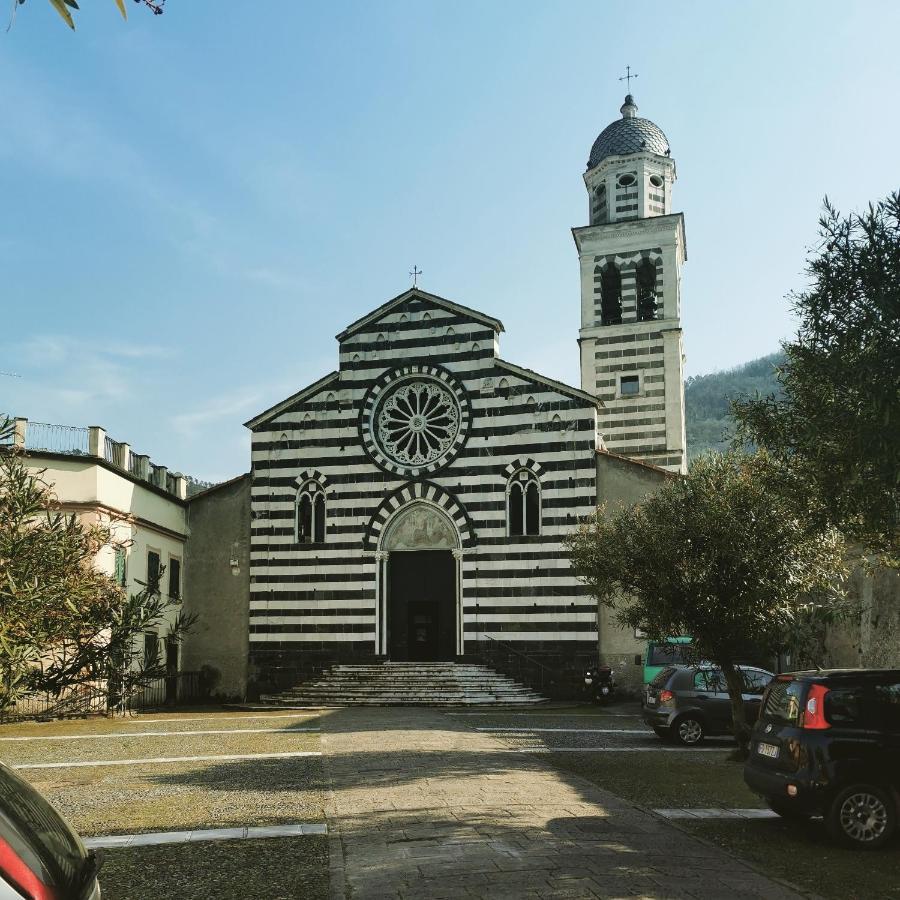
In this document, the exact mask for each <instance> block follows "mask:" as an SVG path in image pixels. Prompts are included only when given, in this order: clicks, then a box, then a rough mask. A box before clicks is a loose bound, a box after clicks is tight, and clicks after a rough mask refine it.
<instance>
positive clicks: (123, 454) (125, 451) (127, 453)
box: [115, 444, 131, 472]
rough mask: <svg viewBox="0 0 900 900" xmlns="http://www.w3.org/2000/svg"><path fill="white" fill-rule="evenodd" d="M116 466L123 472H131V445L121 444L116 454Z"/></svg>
mask: <svg viewBox="0 0 900 900" xmlns="http://www.w3.org/2000/svg"><path fill="white" fill-rule="evenodd" d="M115 462H116V465H117V466H118V467H119V468H120V469H122V470H123V471H125V472H127V471H129V465H128V464H129V463H130V462H131V445H130V444H119V445H118V450H117V453H116V460H115Z"/></svg>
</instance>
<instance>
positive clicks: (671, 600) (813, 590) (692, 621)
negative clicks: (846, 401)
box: [569, 451, 845, 747]
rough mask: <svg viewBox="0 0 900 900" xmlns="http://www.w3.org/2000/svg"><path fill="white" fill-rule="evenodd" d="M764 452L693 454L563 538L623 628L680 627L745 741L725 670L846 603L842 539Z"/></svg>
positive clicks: (782, 646) (777, 648)
mask: <svg viewBox="0 0 900 900" xmlns="http://www.w3.org/2000/svg"><path fill="white" fill-rule="evenodd" d="M790 477H791V476H790V475H789V473H786V472H785V471H784V469H783V468H782V467H781V466H779V465H777V464H776V463H775V462H774V461H773V460H772V459H771V458H770V457H768V456H767V455H765V454H762V453H760V454H753V455H749V454H745V453H741V452H737V451H731V452H728V453H725V454H709V455H706V456H701V457H700V458H699V459H697V460H696V461H695V462H694V463H693V465H692V466H691V469H690V471H689V472H688V474H687V475H686V476H685V477H683V478H674V479H672V480H670V481H668V482H667V483H666V484H665V485H664V486H663V487H662V488H661V489H660V490H659V491H658V492H657V493H656V494H654V495H652V496H650V497H648V498H647V499H645V500H643V501H642V502H640V503H637V504H634V505H632V506H630V507H627V508H624V509H622V510H621V511H618V512H616V513H615V514H611V515H608V514H607V512H606V511H605V510H604V509H602V508H601V509H600V510H598V511H597V514H596V516H595V517H594V518H593V520H591V521H589V522H587V523H586V524H584V525H583V526H582V527H581V528H580V529H579V530H578V531H577V532H576V534H575V535H574V536H573V537H572V538H570V540H569V549H570V554H571V558H572V561H573V565H574V568H575V571H576V572H577V574H578V575H579V576H580V577H581V578H582V579H583V580H584V581H585V582H586V583H587V584H588V585H589V587H590V589H591V593H592V595H593V596H594V597H595V598H596V599H597V601H598V602H599V603H600V604H602V605H604V606H607V607H610V608H611V609H612V610H614V612H615V616H614V618H615V619H616V621H617V622H618V623H619V624H620V625H621V626H623V627H625V628H628V629H632V628H640V629H642V630H644V631H645V632H647V635H648V637H649V638H650V639H651V640H657V641H664V640H665V639H666V638H667V637H669V636H671V635H690V636H691V638H692V640H693V644H694V647H695V651H696V653H697V655H698V656H699V657H700V658H703V659H706V660H709V661H711V662H713V663H715V664H716V665H718V666H719V667H721V669H722V672H723V674H724V676H725V679H726V681H727V684H728V693H729V696H730V698H731V706H732V717H733V727H734V734H735V737H736V738H737V740H738V742H739V744H740V745H741V746H742V747H744V746H746V743H747V738H748V729H747V725H746V719H745V715H744V705H743V697H742V694H743V692H744V688H743V683H742V680H741V675H740V672H739V671H737V669H736V668H735V666H736V664H737V663H738V662H740V661H741V660H742V659H743V658H744V657H745V656H746V654H747V653H748V650H749V649H750V648H751V647H752V648H754V649H755V650H756V652H761V653H765V654H772V655H774V654H776V653H778V652H781V651H784V650H786V649H788V648H790V647H791V646H793V645H794V644H795V642H796V641H797V639H798V636H799V635H800V634H802V632H803V630H804V629H805V628H807V627H808V626H809V624H810V623H811V622H814V621H815V620H822V619H826V620H827V619H830V618H833V617H835V616H837V615H839V614H840V613H841V612H842V611H843V609H844V601H843V599H842V597H843V594H842V592H841V582H842V579H843V576H844V574H845V571H844V564H843V554H842V543H841V538H840V536H839V535H838V534H837V533H836V532H835V531H833V530H830V529H827V528H816V527H811V526H810V523H809V521H808V520H807V518H806V516H805V511H804V510H802V509H798V508H797V506H796V505H794V503H793V502H792V500H791V499H788V497H789V496H793V495H788V494H786V493H785V492H784V491H783V490H781V488H782V486H783V480H784V479H785V478H790Z"/></svg>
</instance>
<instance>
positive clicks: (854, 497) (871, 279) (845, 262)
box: [732, 192, 900, 566]
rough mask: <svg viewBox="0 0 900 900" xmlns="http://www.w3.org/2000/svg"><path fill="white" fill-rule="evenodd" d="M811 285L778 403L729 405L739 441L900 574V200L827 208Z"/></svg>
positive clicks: (798, 305) (822, 516)
mask: <svg viewBox="0 0 900 900" xmlns="http://www.w3.org/2000/svg"><path fill="white" fill-rule="evenodd" d="M819 235H820V241H819V244H818V246H817V247H816V249H815V250H814V252H813V253H812V254H811V255H810V258H809V260H808V262H807V273H808V274H809V276H810V285H809V287H808V289H807V290H805V291H802V292H799V293H796V294H792V295H791V296H790V300H791V302H792V305H793V308H794V311H795V313H796V314H797V316H798V318H799V328H798V331H797V335H796V337H795V339H794V340H793V341H789V342H786V343H784V344H783V345H782V346H783V348H784V351H785V354H786V356H787V360H786V362H785V363H784V365H782V366H780V367H779V369H778V378H779V381H780V384H781V392H780V394H779V396H777V397H776V396H768V397H757V398H756V399H749V400H744V401H738V402H735V403H733V404H732V415H733V416H734V418H735V420H736V422H737V424H738V439H739V440H740V441H742V442H745V443H747V444H754V445H756V446H759V447H764V448H766V449H767V450H768V451H769V453H770V454H771V455H773V456H775V457H777V458H778V459H779V460H781V461H782V462H784V463H786V464H789V465H790V466H791V467H792V468H793V469H794V470H795V472H796V473H797V478H796V483H797V484H799V485H800V486H801V489H802V491H803V492H804V493H805V494H809V493H810V492H813V493H814V494H815V498H816V500H817V501H818V507H817V509H816V510H815V511H816V513H817V516H818V518H819V520H820V521H821V522H826V523H831V524H834V525H837V526H838V527H840V528H841V529H842V530H843V531H844V533H845V534H846V535H847V536H848V537H849V538H851V539H852V540H854V541H856V542H858V543H859V544H861V545H863V546H864V547H866V548H867V549H869V550H870V551H874V552H876V553H878V554H880V555H881V557H882V560H883V561H885V562H888V563H890V564H893V565H895V566H896V565H900V527H898V526H900V192H896V193H892V194H890V195H889V196H888V197H887V198H886V199H884V200H883V201H881V202H879V203H877V204H874V205H870V206H869V208H868V209H867V210H866V211H865V212H864V213H863V214H861V215H849V216H843V215H841V214H840V213H839V212H838V211H837V210H836V209H835V208H834V207H833V206H832V205H831V204H830V203H829V202H828V201H827V200H826V201H825V211H824V213H823V215H822V217H821V218H820V220H819Z"/></svg>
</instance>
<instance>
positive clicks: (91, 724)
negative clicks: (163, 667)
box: [0, 710, 319, 755]
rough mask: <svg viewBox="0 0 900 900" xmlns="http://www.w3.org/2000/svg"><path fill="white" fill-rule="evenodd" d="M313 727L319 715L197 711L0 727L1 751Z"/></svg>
mask: <svg viewBox="0 0 900 900" xmlns="http://www.w3.org/2000/svg"><path fill="white" fill-rule="evenodd" d="M294 725H296V726H303V727H316V726H318V725H319V713H318V712H303V713H279V712H274V713H254V714H245V713H229V712H222V711H218V712H213V711H206V710H196V711H190V712H177V713H176V712H156V713H147V714H142V715H139V716H125V717H120V716H116V717H113V718H106V717H105V716H96V717H94V718H90V719H66V720H57V721H53V722H21V723H16V724H10V725H0V755H2V753H3V750H2V748H3V747H5V746H6V745H7V744H9V743H17V742H15V741H4V740H2V738H7V737H47V736H53V735H66V734H78V735H81V734H114V733H116V732H125V733H130V732H134V731H208V730H211V729H215V728H290V727H291V726H294Z"/></svg>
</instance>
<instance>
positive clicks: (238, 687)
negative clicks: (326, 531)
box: [182, 475, 250, 699]
mask: <svg viewBox="0 0 900 900" xmlns="http://www.w3.org/2000/svg"><path fill="white" fill-rule="evenodd" d="M188 527H189V536H188V541H187V552H186V554H185V602H184V611H185V612H186V613H196V614H197V616H198V619H197V623H196V625H194V628H193V630H192V632H191V633H190V634H189V635H188V636H187V638H186V639H185V643H184V648H183V656H182V659H183V662H182V668H183V669H186V670H198V669H200V668H201V667H202V666H211V667H212V668H214V669H216V670H218V672H219V673H220V676H221V677H220V679H219V681H218V683H216V684H214V685H213V687H212V694H213V696H214V697H216V696H218V697H221V698H240V699H244V697H245V696H246V692H247V637H248V632H249V599H250V476H249V475H242V476H240V477H239V478H235V479H233V480H232V481H227V482H225V483H224V484H221V485H218V486H217V487H214V488H211V489H210V490H208V491H204V492H203V493H201V494H197V495H196V496H195V497H192V498H191V500H190V501H189V505H188Z"/></svg>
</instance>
